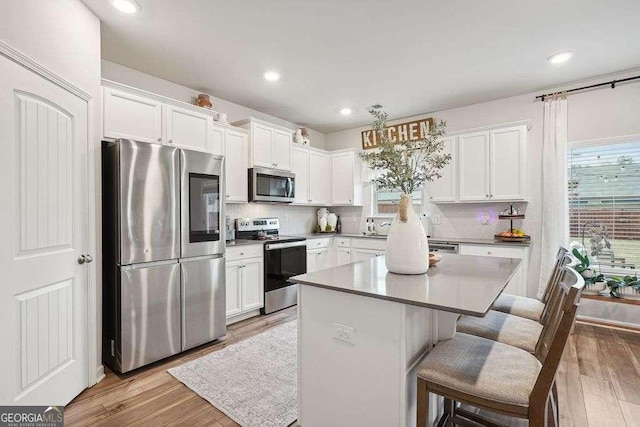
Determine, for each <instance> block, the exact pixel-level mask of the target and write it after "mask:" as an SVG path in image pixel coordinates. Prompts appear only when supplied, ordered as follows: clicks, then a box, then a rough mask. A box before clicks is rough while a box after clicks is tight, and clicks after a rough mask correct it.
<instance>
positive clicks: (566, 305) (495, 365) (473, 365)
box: [417, 267, 584, 427]
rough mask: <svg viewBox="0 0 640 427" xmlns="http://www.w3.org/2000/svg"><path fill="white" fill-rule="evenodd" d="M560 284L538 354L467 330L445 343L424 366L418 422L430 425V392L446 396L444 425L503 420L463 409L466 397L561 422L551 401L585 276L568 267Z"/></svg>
mask: <svg viewBox="0 0 640 427" xmlns="http://www.w3.org/2000/svg"><path fill="white" fill-rule="evenodd" d="M557 288H558V295H559V296H558V297H557V298H556V299H555V300H554V301H552V307H550V309H549V310H550V313H549V320H548V322H547V323H545V325H544V329H543V331H542V334H541V338H540V344H539V345H538V346H537V349H536V352H535V354H531V353H529V352H527V351H524V350H521V349H519V348H516V347H512V346H509V345H507V344H503V343H500V342H497V341H492V340H489V339H486V338H482V337H477V336H474V335H469V334H465V333H456V335H455V336H454V337H453V338H452V339H450V340H447V341H441V342H439V343H438V344H437V345H436V346H435V347H434V348H433V349H432V350H431V351H430V352H429V354H427V356H426V357H425V359H424V360H423V361H422V362H421V364H420V365H419V367H418V379H417V399H418V400H417V425H418V426H419V427H425V426H426V423H427V419H428V413H429V400H428V396H429V393H435V394H438V395H440V396H443V397H444V398H445V413H444V415H443V419H442V420H440V423H439V425H445V424H444V422H446V423H450V424H451V423H453V424H458V423H459V424H463V425H478V424H480V425H489V426H496V425H497V424H496V423H494V422H492V421H491V420H488V419H486V418H484V417H482V416H481V415H479V414H475V413H473V412H471V411H469V410H466V409H463V408H459V407H458V406H457V402H460V403H466V404H470V405H473V406H475V407H476V408H479V409H481V410H488V411H491V412H496V413H500V414H505V415H508V416H512V417H517V418H525V419H528V420H529V425H530V426H533V427H538V426H540V427H542V426H544V425H547V424H546V421H547V420H548V421H550V424H549V425H556V426H557V425H558V418H557V406H556V407H555V408H554V407H553V405H552V404H549V403H550V402H551V401H552V400H553V398H552V395H553V396H555V395H556V393H555V382H554V378H555V375H556V372H557V370H558V365H559V363H560V359H561V357H562V353H563V351H564V348H565V347H566V344H567V340H568V337H569V334H570V332H571V328H572V327H573V324H574V321H575V316H576V311H577V308H578V303H579V301H580V296H581V294H582V289H583V288H584V279H583V278H582V277H581V276H580V275H579V274H578V273H576V271H575V270H573V269H572V268H571V267H564V268H563V269H562V274H561V279H560V281H559V284H558V286H557ZM555 401H556V402H557V399H555ZM549 418H551V419H550V420H549ZM474 423H475V424H474Z"/></svg>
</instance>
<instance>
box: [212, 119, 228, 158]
mask: <svg viewBox="0 0 640 427" xmlns="http://www.w3.org/2000/svg"><path fill="white" fill-rule="evenodd" d="M225 131H226V128H224V127H222V126H217V125H216V124H215V123H214V124H213V125H212V126H211V132H209V135H210V138H211V143H210V145H211V152H212V153H213V154H218V155H220V156H223V155H224V143H225V140H224V138H225Z"/></svg>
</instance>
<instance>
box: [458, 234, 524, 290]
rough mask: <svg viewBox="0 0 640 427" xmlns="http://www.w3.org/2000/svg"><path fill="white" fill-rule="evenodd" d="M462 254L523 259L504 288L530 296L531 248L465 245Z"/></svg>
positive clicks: (462, 245)
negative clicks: (528, 285)
mask: <svg viewBox="0 0 640 427" xmlns="http://www.w3.org/2000/svg"><path fill="white" fill-rule="evenodd" d="M459 253H460V255H476V256H489V257H497V258H516V259H521V260H522V263H521V264H520V268H519V269H518V271H516V273H515V274H514V275H513V277H512V278H511V281H510V282H509V284H508V285H507V287H506V288H505V289H504V292H505V293H507V294H513V295H518V296H524V297H526V296H528V289H527V277H528V271H529V248H527V247H513V246H511V247H510V246H500V245H490V246H488V245H465V244H461V245H460V247H459Z"/></svg>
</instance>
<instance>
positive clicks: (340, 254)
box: [336, 248, 351, 265]
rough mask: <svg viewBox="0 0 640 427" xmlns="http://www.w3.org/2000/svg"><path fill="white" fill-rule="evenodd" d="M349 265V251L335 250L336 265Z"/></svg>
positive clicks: (346, 249) (344, 249) (347, 249)
mask: <svg viewBox="0 0 640 427" xmlns="http://www.w3.org/2000/svg"><path fill="white" fill-rule="evenodd" d="M349 263H351V249H349V248H337V249H336V265H345V264H349Z"/></svg>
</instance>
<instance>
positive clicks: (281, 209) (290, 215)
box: [225, 203, 318, 234]
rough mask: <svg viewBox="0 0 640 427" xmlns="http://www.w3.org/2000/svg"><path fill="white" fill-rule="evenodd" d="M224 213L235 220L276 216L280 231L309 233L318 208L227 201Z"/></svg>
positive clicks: (284, 232) (285, 232) (314, 222)
mask: <svg viewBox="0 0 640 427" xmlns="http://www.w3.org/2000/svg"><path fill="white" fill-rule="evenodd" d="M225 207H226V214H227V215H229V216H230V217H231V220H232V221H234V222H235V219H236V218H267V217H269V218H278V219H279V220H280V233H282V234H302V233H311V232H312V231H313V227H314V226H315V224H316V222H317V220H316V218H317V216H316V212H317V211H318V208H315V207H310V206H292V205H283V204H268V203H241V204H236V203H227V204H226V206H225Z"/></svg>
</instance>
